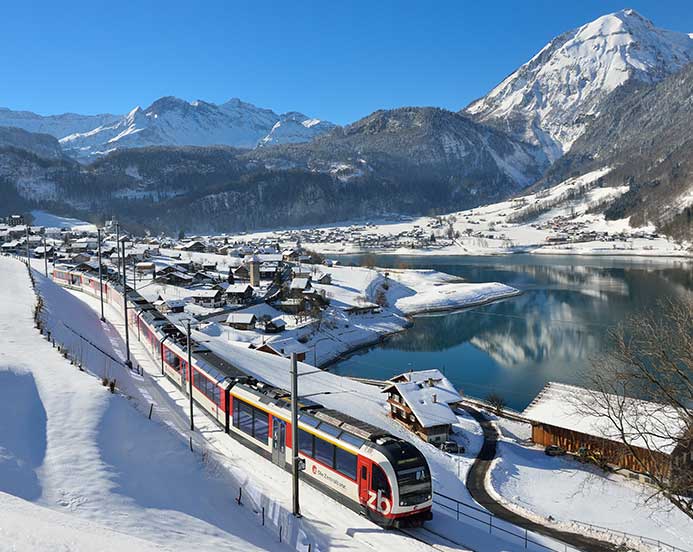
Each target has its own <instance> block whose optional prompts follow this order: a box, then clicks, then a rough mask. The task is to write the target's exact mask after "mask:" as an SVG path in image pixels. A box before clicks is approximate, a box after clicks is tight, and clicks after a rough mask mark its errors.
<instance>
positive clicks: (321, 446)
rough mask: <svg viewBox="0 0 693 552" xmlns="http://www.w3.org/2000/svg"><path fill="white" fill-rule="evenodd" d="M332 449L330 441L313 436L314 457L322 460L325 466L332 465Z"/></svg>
mask: <svg viewBox="0 0 693 552" xmlns="http://www.w3.org/2000/svg"><path fill="white" fill-rule="evenodd" d="M334 449H335V446H334V445H333V444H332V443H328V442H327V441H323V440H322V439H320V438H319V437H316V438H315V457H314V458H315V459H316V460H318V461H319V462H322V463H323V464H325V465H326V466H329V467H330V468H332V467H333V466H334Z"/></svg>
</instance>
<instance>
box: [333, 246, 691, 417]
mask: <svg viewBox="0 0 693 552" xmlns="http://www.w3.org/2000/svg"><path fill="white" fill-rule="evenodd" d="M360 259H361V258H360V257H359V256H349V257H340V261H341V262H343V263H345V264H360ZM370 260H372V256H371V257H370ZM376 266H380V267H384V268H387V267H402V266H405V267H410V268H433V269H435V270H439V271H441V272H446V273H448V274H454V275H457V276H461V277H463V278H464V279H465V280H467V281H470V282H488V281H497V282H503V283H505V284H509V285H511V286H514V287H516V288H518V289H520V290H522V291H523V294H522V295H520V296H518V297H514V298H511V299H507V300H505V301H501V302H498V303H493V304H490V305H485V306H481V307H478V308H475V309H468V310H465V311H461V312H455V313H445V314H442V315H436V316H420V317H417V318H416V320H415V323H414V326H413V327H412V328H411V329H409V330H407V331H406V332H404V333H401V334H398V335H396V336H393V337H392V338H391V339H388V340H387V341H386V342H384V343H382V344H380V345H378V346H375V347H373V348H371V349H367V350H363V351H358V352H356V353H354V354H353V355H352V356H350V357H349V358H346V359H344V360H342V361H341V362H339V363H337V364H334V365H333V366H332V367H330V370H331V371H334V372H336V373H339V374H346V375H354V376H361V377H372V378H380V379H386V378H388V377H391V376H393V375H395V374H398V373H401V372H405V371H407V370H410V369H413V370H422V369H426V368H439V369H441V370H443V371H444V372H445V374H446V375H447V377H448V378H450V380H451V381H452V382H453V383H454V384H455V385H456V386H457V387H458V388H460V389H462V390H463V391H464V392H465V393H466V394H468V395H472V396H476V397H481V398H483V397H485V396H486V395H488V393H490V392H492V391H495V392H498V393H500V394H501V395H502V396H503V397H504V398H505V400H506V401H507V403H508V405H509V406H511V407H512V408H516V409H520V410H521V409H523V408H524V407H525V406H526V405H527V404H528V403H529V402H530V401H531V400H532V398H534V396H535V395H536V394H537V393H538V392H539V390H540V389H541V388H542V387H543V385H544V384H545V383H546V382H547V381H559V382H564V383H575V384H578V385H579V384H581V383H584V374H585V370H586V369H587V368H588V367H589V364H590V361H591V359H593V358H594V357H595V356H598V355H599V354H600V353H601V352H602V351H604V349H605V347H606V344H607V340H606V334H607V330H608V328H609V327H612V326H614V325H616V324H618V323H619V322H621V321H622V320H623V319H624V318H625V317H626V316H628V315H630V314H637V313H638V312H642V311H643V310H646V309H653V308H657V302H658V301H660V300H663V299H667V298H674V299H675V298H676V297H682V296H685V295H689V294H691V293H693V271H692V268H693V264H692V263H691V262H690V261H687V260H648V259H625V258H604V257H578V258H575V257H566V256H562V257H559V256H550V257H549V256H546V257H543V256H538V255H514V256H507V257H423V258H422V257H419V258H417V257H399V256H391V255H383V256H377V257H376Z"/></svg>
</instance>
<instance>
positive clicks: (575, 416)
mask: <svg viewBox="0 0 693 552" xmlns="http://www.w3.org/2000/svg"><path fill="white" fill-rule="evenodd" d="M606 399H608V401H607V400H606ZM607 402H608V404H613V405H617V404H620V405H622V409H623V416H622V417H623V420H624V423H625V425H626V427H627V428H628V432H629V435H627V436H626V439H625V440H626V442H628V443H629V444H631V445H632V446H636V447H641V448H646V449H650V450H656V451H659V452H663V453H665V454H670V453H671V452H673V450H674V448H676V440H675V437H676V436H680V435H682V434H683V433H684V432H685V430H686V428H685V424H684V421H683V419H682V417H681V416H680V415H679V413H678V412H677V411H676V410H675V409H674V408H672V407H671V406H667V405H663V404H658V403H654V402H650V401H644V400H640V399H633V398H622V397H617V396H616V395H603V396H600V395H599V394H598V393H597V392H596V391H591V390H588V389H584V388H582V387H577V386H574V385H566V384H563V383H555V382H549V383H547V384H546V386H545V387H544V389H542V391H541V392H540V393H539V395H537V397H536V398H535V399H534V400H533V401H532V403H531V404H530V405H529V406H528V407H527V408H526V409H525V411H524V412H523V413H522V414H523V416H524V417H526V418H527V419H528V420H530V421H532V422H537V423H542V424H546V425H551V426H555V427H560V428H563V429H567V430H570V431H575V432H578V433H584V434H585V435H591V436H593V437H599V438H602V439H608V440H611V441H619V442H623V439H622V438H621V435H620V434H619V432H618V431H617V429H616V427H615V426H614V424H613V422H612V421H611V420H610V419H609V418H607V417H606V413H607V409H606V406H607ZM602 413H603V414H602ZM643 435H645V436H643Z"/></svg>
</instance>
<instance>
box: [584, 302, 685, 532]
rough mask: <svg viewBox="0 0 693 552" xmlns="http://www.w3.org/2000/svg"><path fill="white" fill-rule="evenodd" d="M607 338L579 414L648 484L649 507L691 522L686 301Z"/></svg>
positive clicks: (616, 330)
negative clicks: (659, 503) (663, 507)
mask: <svg viewBox="0 0 693 552" xmlns="http://www.w3.org/2000/svg"><path fill="white" fill-rule="evenodd" d="M609 338H610V339H609V341H610V348H609V349H608V351H607V353H605V354H604V355H603V356H601V357H600V358H598V359H596V360H595V361H593V363H592V370H591V371H590V373H589V374H588V381H589V385H590V387H591V389H590V390H589V391H587V392H586V393H585V394H584V395H583V396H582V397H581V398H580V399H578V402H579V404H578V405H577V406H578V409H579V410H580V413H582V414H583V415H589V416H591V417H594V418H596V420H595V422H596V423H598V424H600V425H603V426H604V427H605V428H606V430H607V431H608V433H609V437H610V438H612V439H613V440H616V441H618V442H619V443H623V447H622V451H621V452H617V453H618V454H622V455H624V454H625V455H627V456H629V460H630V462H631V464H633V465H634V467H635V469H636V470H637V471H639V472H641V473H644V474H645V475H647V476H649V478H650V480H651V482H652V484H653V489H654V491H653V492H652V493H651V494H650V496H649V497H648V500H651V499H653V498H654V497H656V496H663V497H665V498H667V499H668V500H669V501H670V502H671V503H672V504H673V505H674V506H675V507H676V508H678V509H679V510H681V511H682V512H684V513H685V514H686V515H687V516H689V517H690V518H692V519H693V458H692V454H693V447H692V446H691V445H692V441H693V300H691V299H686V300H683V301H681V302H674V301H665V302H661V303H659V304H658V306H657V308H656V309H652V310H650V311H648V312H647V313H645V314H641V315H639V316H632V317H630V318H628V319H627V320H626V321H625V322H624V323H623V324H621V325H619V326H618V327H616V328H614V329H613V330H611V331H610V332H609ZM633 398H638V399H645V400H634V399H633ZM611 453H612V454H613V453H614V451H612V452H611Z"/></svg>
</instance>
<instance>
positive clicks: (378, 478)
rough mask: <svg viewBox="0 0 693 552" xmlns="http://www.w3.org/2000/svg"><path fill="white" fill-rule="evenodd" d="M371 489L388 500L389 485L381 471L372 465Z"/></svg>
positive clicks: (378, 467)
mask: <svg viewBox="0 0 693 552" xmlns="http://www.w3.org/2000/svg"><path fill="white" fill-rule="evenodd" d="M371 489H372V490H374V491H375V492H378V491H381V493H382V496H384V497H385V498H390V485H389V483H388V482H387V476H386V475H385V472H384V471H383V469H382V468H381V467H380V466H378V465H376V464H373V477H372V479H371Z"/></svg>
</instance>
